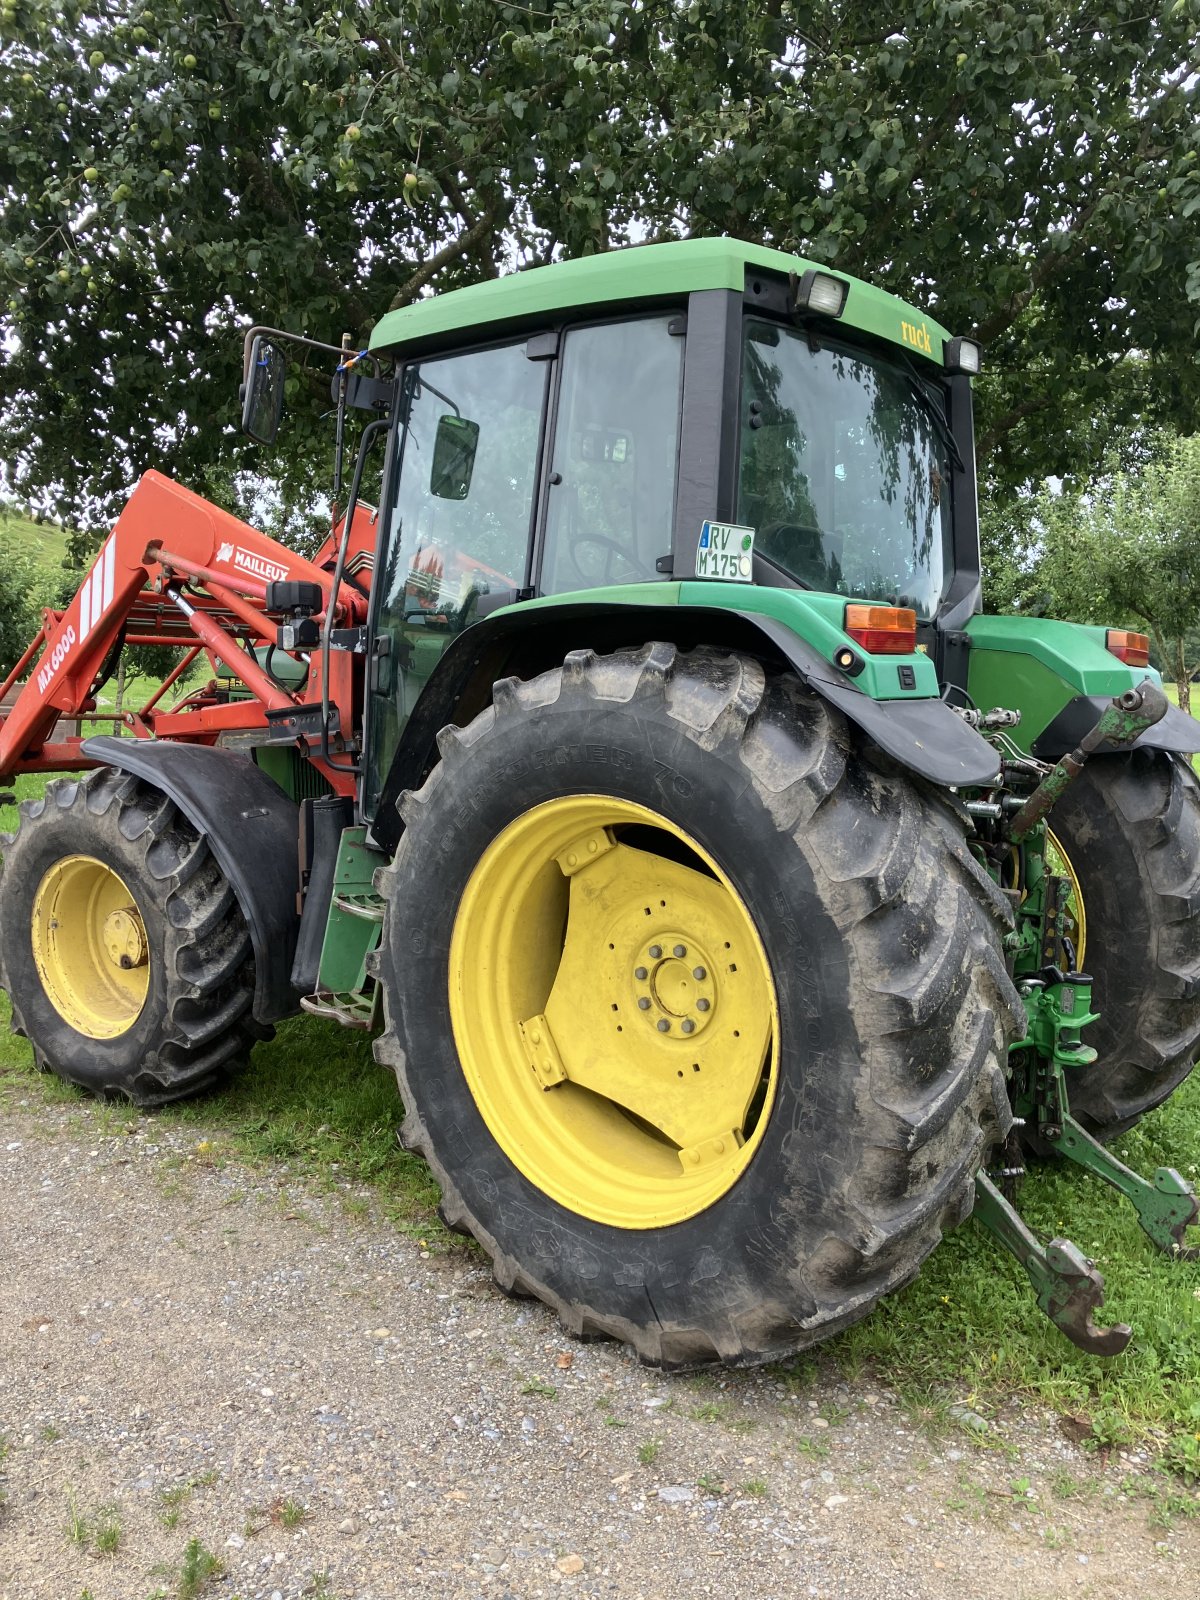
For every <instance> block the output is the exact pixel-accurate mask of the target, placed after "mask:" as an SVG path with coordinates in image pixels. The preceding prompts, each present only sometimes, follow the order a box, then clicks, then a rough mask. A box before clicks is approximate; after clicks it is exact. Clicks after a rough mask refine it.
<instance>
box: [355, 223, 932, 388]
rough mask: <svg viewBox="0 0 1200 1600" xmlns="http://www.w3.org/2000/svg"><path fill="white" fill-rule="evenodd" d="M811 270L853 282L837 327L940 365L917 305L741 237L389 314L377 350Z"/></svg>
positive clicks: (665, 249) (669, 247)
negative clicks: (757, 274) (754, 275)
mask: <svg viewBox="0 0 1200 1600" xmlns="http://www.w3.org/2000/svg"><path fill="white" fill-rule="evenodd" d="M810 268H816V270H818V271H820V272H828V273H830V275H831V276H832V277H838V278H841V279H843V280H844V281H845V282H846V283H848V284H849V285H850V292H849V294H848V295H847V297H846V308H845V310H844V311H843V313H842V315H841V317H840V318H839V319H838V320H839V321H840V322H842V323H844V324H847V325H848V326H850V327H852V328H857V329H859V330H860V331H861V332H863V333H870V334H874V335H875V336H876V337H877V338H883V339H888V340H890V341H891V342H892V343H893V344H898V345H900V346H901V347H902V348H903V349H904V350H906V351H907V352H908V354H910V355H912V356H922V357H924V359H925V360H927V361H928V360H932V361H935V362H936V363H937V364H938V365H939V366H940V365H941V364H942V346H943V344H944V342H945V341H946V340H947V339H948V338H949V337H950V335H949V333H948V332H947V331H946V329H945V328H943V327H942V326H941V325H940V324H939V323H937V322H934V321H933V319H932V318H931V317H928V316H926V315H925V314H924V313H923V312H921V311H918V310H917V309H916V308H915V307H913V306H909V305H906V304H905V303H904V301H903V300H897V299H896V297H895V296H894V295H890V294H887V293H885V292H884V290H882V289H877V288H875V287H874V285H872V284H869V283H864V282H863V281H862V280H861V279H860V278H852V277H851V276H850V275H849V273H845V272H833V271H832V270H831V269H830V268H829V267H824V266H821V265H820V264H819V263H817V262H814V261H806V260H805V259H804V258H803V256H793V255H788V254H787V253H786V252H785V251H783V250H768V249H766V248H765V247H764V246H763V245H757V244H744V243H743V242H742V241H741V240H739V239H677V240H674V241H672V242H671V243H669V244H644V245H632V246H630V247H629V248H627V249H624V250H610V251H606V252H604V253H603V254H600V255H594V256H581V257H580V258H579V259H577V260H575V261H558V262H555V263H554V264H553V265H552V266H548V267H529V268H527V269H526V270H525V271H523V272H512V273H509V274H508V275H507V276H506V277H502V278H492V279H489V280H488V281H487V282H486V283H476V284H472V285H470V287H468V288H465V289H452V290H450V291H449V292H448V293H446V294H440V295H433V296H431V297H430V298H429V299H427V300H416V301H414V302H413V304H412V305H408V306H402V307H401V308H400V310H398V311H389V312H387V313H385V315H384V316H382V317H381V318H380V319H379V321H378V322H377V323H376V324H375V328H374V331H373V332H372V334H371V346H370V347H371V349H372V350H379V351H383V350H388V351H394V350H397V349H398V348H400V347H403V346H405V345H409V344H414V343H417V342H421V343H424V342H425V341H426V340H428V339H432V338H437V337H439V336H440V335H443V334H457V333H462V332H464V331H465V330H468V329H471V328H480V329H483V328H486V327H488V326H489V325H498V324H501V323H506V322H517V321H521V322H525V321H529V320H534V319H537V318H538V317H551V316H556V315H559V314H561V313H562V312H570V311H575V310H582V309H584V308H587V307H594V306H599V305H605V304H618V303H620V302H622V301H655V300H671V299H678V298H679V297H680V296H681V295H686V294H689V293H691V291H692V290H694V289H733V290H736V291H737V292H738V293H739V294H741V293H742V292H743V290H744V289H745V286H746V279H747V274H752V273H754V272H756V271H758V272H770V273H782V274H785V275H786V274H788V273H792V272H794V273H798V274H799V273H804V272H807V271H808V270H809V269H810Z"/></svg>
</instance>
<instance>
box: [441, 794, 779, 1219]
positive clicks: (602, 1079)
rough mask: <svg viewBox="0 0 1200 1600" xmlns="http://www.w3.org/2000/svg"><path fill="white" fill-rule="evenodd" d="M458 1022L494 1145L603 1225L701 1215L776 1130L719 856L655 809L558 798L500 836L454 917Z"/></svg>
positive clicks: (768, 1000)
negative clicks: (770, 1124) (770, 1123)
mask: <svg viewBox="0 0 1200 1600" xmlns="http://www.w3.org/2000/svg"><path fill="white" fill-rule="evenodd" d="M651 830H653V831H651ZM450 1018H451V1024H452V1027H453V1032H454V1041H455V1045H456V1046H457V1049H458V1056H459V1060H460V1062H461V1063H462V1069H463V1073H464V1075H465V1077H466V1080H467V1084H468V1086H469V1088H470V1090H471V1093H472V1094H473V1096H474V1098H475V1102H476V1104H477V1105H478V1107H479V1110H480V1113H481V1115H482V1116H483V1119H484V1121H485V1122H486V1123H487V1126H488V1128H489V1129H490V1131H491V1133H492V1136H493V1138H494V1139H495V1140H496V1142H497V1144H499V1146H500V1148H501V1149H502V1150H503V1151H504V1153H505V1155H506V1156H507V1157H508V1158H509V1160H510V1161H512V1163H513V1164H514V1166H516V1167H517V1168H518V1170H519V1171H520V1172H522V1173H523V1174H524V1175H525V1177H526V1178H528V1179H529V1181H530V1182H531V1183H533V1184H535V1185H536V1186H537V1187H538V1188H539V1189H541V1190H542V1191H543V1192H544V1193H545V1194H547V1195H549V1196H550V1197H551V1198H552V1199H554V1200H556V1201H558V1202H559V1204H560V1205H563V1206H565V1207H567V1208H568V1209H569V1210H571V1211H574V1212H577V1213H578V1214H579V1215H581V1216H584V1217H589V1218H591V1219H592V1220H593V1221H595V1222H603V1223H608V1224H610V1225H612V1226H615V1227H619V1228H653V1227H660V1226H664V1225H666V1224H669V1223H675V1222H682V1221H683V1220H684V1219H685V1218H687V1217H692V1216H695V1215H696V1214H697V1213H698V1212H700V1211H703V1210H704V1209H705V1207H707V1206H710V1205H712V1204H713V1202H714V1201H716V1200H718V1199H720V1197H721V1196H722V1195H724V1194H726V1193H728V1191H729V1190H730V1189H731V1188H732V1187H733V1185H734V1184H735V1183H736V1182H737V1180H738V1178H739V1177H740V1176H741V1174H742V1173H743V1172H744V1171H745V1170H746V1168H747V1166H749V1164H750V1162H751V1160H752V1159H753V1156H754V1152H755V1151H756V1149H757V1148H758V1146H759V1144H760V1143H761V1141H762V1137H763V1134H764V1133H765V1131H766V1126H767V1122H768V1120H769V1117H770V1112H771V1108H772V1105H773V1104H774V1098H775V1090H776V1082H777V1078H778V1071H779V1008H778V1002H777V999H776V995H775V985H774V981H773V979H772V976H771V969H770V966H769V964H768V962H767V955H766V951H765V950H764V949H763V945H762V941H761V940H760V938H759V936H758V933H757V931H756V929H755V927H754V923H753V921H752V920H751V917H750V914H749V912H748V911H747V910H746V907H745V906H744V905H743V903H742V901H741V899H740V898H739V896H738V894H737V893H736V891H735V890H734V888H733V885H732V884H731V883H730V882H729V879H728V878H727V877H726V876H725V874H724V873H723V872H722V871H721V869H720V868H719V867H718V866H717V864H716V862H715V861H713V859H712V858H711V856H709V855H708V854H707V853H706V852H705V851H704V850H702V849H701V848H700V847H699V845H697V843H696V841H695V840H694V839H692V838H691V837H690V836H689V835H688V834H687V833H685V832H684V831H683V829H682V828H678V827H676V826H675V824H674V823H672V822H668V821H667V820H666V818H665V817H662V816H659V815H658V814H657V813H656V812H653V811H650V810H648V809H647V808H646V807H644V806H639V805H633V804H631V803H630V802H629V801H625V800H615V799H610V798H608V797H606V796H601V795H569V796H564V797H562V798H560V799H556V800H549V801H547V802H546V803H545V804H543V805H540V806H535V807H534V808H533V809H532V810H531V811H527V812H526V813H525V814H524V816H521V817H518V818H517V820H516V821H515V822H513V823H511V824H510V825H509V826H508V827H507V828H506V829H505V830H504V831H503V832H502V833H501V834H499V835H498V836H497V838H496V839H495V840H493V842H492V844H491V845H490V846H489V847H488V849H487V851H486V852H485V853H484V855H483V857H482V858H481V859H480V861H479V864H478V865H477V867H476V868H475V871H474V872H473V873H472V875H471V878H470V881H469V882H468V884H467V887H466V889H465V891H464V892H463V896H462V901H461V903H460V905H459V909H458V914H457V917H456V919H455V924H454V933H453V937H452V939H451V945H450Z"/></svg>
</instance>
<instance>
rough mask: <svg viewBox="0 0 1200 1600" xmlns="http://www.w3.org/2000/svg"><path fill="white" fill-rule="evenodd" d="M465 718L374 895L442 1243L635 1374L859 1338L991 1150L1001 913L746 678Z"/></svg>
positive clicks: (1016, 1018)
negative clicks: (857, 1331) (632, 1362)
mask: <svg viewBox="0 0 1200 1600" xmlns="http://www.w3.org/2000/svg"><path fill="white" fill-rule="evenodd" d="M494 701H495V703H494V708H493V709H490V710H488V711H485V712H484V713H482V715H480V716H479V717H477V718H476V719H475V721H474V722H473V723H472V724H471V725H470V726H469V727H468V728H467V729H465V730H463V731H459V730H457V729H449V730H446V732H445V734H444V735H443V738H442V740H441V753H442V761H441V764H440V765H439V766H438V767H437V768H436V769H435V771H434V772H433V773H432V774H431V776H430V778H429V780H428V781H427V783H426V784H425V785H424V787H423V788H422V789H421V791H420V792H419V793H418V794H415V795H409V796H407V797H405V799H404V800H403V801H402V805H401V809H402V811H403V814H404V818H405V822H406V831H405V834H404V836H403V838H402V840H401V844H400V848H399V850H398V852H397V855H396V858H395V860H394V862H393V864H392V865H391V867H390V868H388V869H386V870H385V871H384V872H383V873H382V874H381V875H380V884H381V887H382V889H383V891H384V893H385V895H386V897H387V901H388V906H387V914H386V922H385V933H384V940H383V944H382V947H381V952H380V955H379V958H378V967H377V971H378V975H379V978H380V981H381V984H382V989H383V997H384V1006H385V1011H386V1017H387V1023H386V1027H385V1031H384V1035H383V1037H382V1038H381V1039H380V1040H379V1041H378V1043H377V1046H376V1050H377V1054H378V1056H379V1058H380V1059H381V1060H383V1061H386V1062H388V1063H389V1064H391V1065H392V1066H393V1067H394V1068H395V1070H396V1073H397V1077H398V1080H399V1084H400V1090H401V1094H402V1096H403V1099H404V1103H405V1106H406V1108H407V1117H406V1120H405V1124H404V1129H403V1135H404V1139H405V1142H406V1143H407V1144H408V1145H410V1147H413V1148H416V1149H418V1150H420V1151H421V1152H422V1153H423V1154H424V1155H425V1157H426V1158H427V1159H428V1161H429V1163H430V1165H431V1167H432V1168H433V1171H434V1173H435V1175H436V1177H437V1179H438V1181H439V1183H440V1184H441V1186H442V1190H443V1210H444V1215H445V1217H446V1219H447V1221H448V1222H449V1223H450V1224H451V1225H452V1226H456V1227H460V1228H463V1229H466V1230H469V1231H470V1232H471V1233H473V1234H474V1235H475V1237H476V1238H477V1239H478V1240H479V1241H480V1243H481V1244H482V1245H483V1247H484V1248H485V1250H487V1252H488V1254H489V1255H490V1256H491V1258H492V1261H493V1264H494V1268H495V1273H496V1277H497V1280H498V1281H499V1283H500V1284H501V1286H502V1287H503V1288H504V1289H506V1290H508V1291H517V1292H523V1293H528V1294H532V1295H536V1296H537V1297H538V1298H540V1299H542V1300H544V1301H545V1302H546V1303H547V1304H549V1305H551V1306H553V1307H554V1308H555V1309H556V1310H557V1312H558V1313H559V1316H560V1318H561V1319H562V1322H563V1324H564V1326H565V1327H566V1328H567V1329H568V1330H569V1331H570V1332H572V1333H574V1334H576V1335H586V1334H607V1335H610V1336H613V1337H615V1338H618V1339H621V1340H623V1341H625V1342H626V1343H628V1344H629V1345H631V1346H632V1347H633V1349H634V1350H635V1351H636V1353H637V1354H638V1356H639V1357H640V1358H641V1359H642V1360H643V1361H646V1362H648V1363H651V1364H654V1365H660V1366H664V1367H680V1366H691V1365H697V1364H701V1363H703V1362H707V1361H711V1360H713V1359H720V1360H723V1361H726V1362H729V1363H732V1364H743V1363H752V1362H758V1361H764V1360H768V1359H772V1358H776V1357H780V1356H783V1355H786V1354H788V1353H790V1352H791V1351H794V1350H796V1349H798V1348H801V1347H803V1346H804V1345H808V1344H811V1343H814V1342H815V1341H817V1340H819V1339H822V1338H825V1337H827V1336H828V1335H829V1334H831V1333H833V1332H834V1331H836V1330H837V1329H839V1328H841V1327H845V1326H847V1325H848V1324H850V1323H852V1322H855V1321H857V1320H858V1319H859V1318H861V1317H863V1316H865V1315H866V1314H867V1312H868V1311H869V1310H870V1309H871V1308H872V1307H873V1306H874V1305H875V1304H876V1303H877V1302H878V1300H879V1299H880V1298H881V1297H882V1296H884V1295H886V1294H888V1293H890V1292H892V1291H893V1290H895V1289H897V1288H899V1287H900V1286H901V1285H902V1284H904V1283H906V1282H907V1281H909V1280H910V1279H911V1278H912V1277H913V1276H914V1275H915V1273H916V1272H917V1270H918V1269H919V1267H920V1265H921V1262H922V1261H923V1260H924V1259H925V1257H926V1256H927V1255H928V1254H929V1252H930V1251H931V1250H932V1249H933V1248H934V1246H935V1245H936V1244H937V1243H938V1241H939V1240H940V1238H941V1237H942V1233H943V1231H944V1230H946V1229H947V1228H949V1227H951V1226H953V1225H954V1224H956V1223H958V1222H959V1221H961V1220H962V1219H963V1218H964V1217H965V1216H966V1215H967V1214H968V1213H969V1211H970V1209H971V1204H972V1198H973V1177H974V1173H975V1170H976V1168H977V1167H978V1165H979V1163H980V1161H981V1159H982V1156H983V1154H984V1153H985V1151H986V1149H987V1148H989V1147H990V1146H991V1145H992V1144H993V1143H994V1142H996V1141H998V1140H1001V1139H1002V1138H1003V1137H1004V1136H1005V1135H1006V1133H1007V1130H1008V1126H1009V1113H1008V1100H1007V1093H1006V1089H1005V1078H1004V1070H1005V1062H1006V1054H1007V1046H1008V1043H1009V1041H1010V1039H1011V1038H1013V1037H1015V1035H1016V1033H1017V1032H1018V1031H1019V1029H1020V1028H1021V1027H1022V1026H1023V1022H1024V1017H1023V1013H1022V1012H1021V1011H1020V1009H1019V1007H1018V1004H1017V1000H1016V996H1015V994H1014V992H1013V990H1012V986H1011V984H1010V983H1009V981H1008V978H1007V976H1006V974H1005V970H1004V965H1003V961H1002V958H1001V950H1000V930H1001V929H1002V928H1003V927H1004V926H1005V925H1006V922H1007V918H1008V908H1007V903H1006V902H1005V900H1004V898H1003V896H1002V895H1001V894H1000V893H999V891H998V890H997V889H995V887H994V886H993V885H992V884H991V882H990V880H989V879H988V878H987V876H986V874H985V873H983V872H982V871H981V869H980V868H979V867H978V866H977V864H976V863H975V861H974V859H973V857H972V856H971V853H970V851H969V849H968V847H967V844H966V841H965V838H964V834H963V830H962V828H961V826H960V824H959V822H958V821H957V819H956V818H955V816H954V815H953V813H952V812H951V811H950V810H949V808H948V807H947V806H945V805H944V804H943V803H942V802H941V801H940V800H938V799H937V798H934V797H932V796H930V795H926V794H924V793H922V792H920V791H918V789H917V788H916V787H915V785H914V784H913V783H911V782H910V781H909V780H908V779H907V778H905V777H903V776H900V775H897V774H896V773H894V772H891V771H884V770H882V769H880V768H877V767H875V766H872V765H870V764H869V763H868V762H867V760H866V759H865V758H864V757H863V756H862V755H861V754H860V753H859V752H858V751H857V750H856V749H855V748H854V745H853V742H852V739H851V736H850V734H849V732H848V730H847V727H846V724H845V723H844V721H843V720H842V719H841V718H840V717H839V715H838V714H837V713H836V712H835V711H833V710H832V709H831V708H830V707H829V706H828V705H827V704H826V703H825V702H823V701H821V700H819V699H817V698H816V697H815V696H813V695H812V694H810V693H809V692H807V691H806V690H805V689H804V688H803V687H802V686H801V685H800V684H799V683H798V682H797V681H796V680H795V679H794V678H791V677H773V678H768V677H766V675H765V674H764V672H763V669H762V668H761V666H759V664H758V663H756V662H754V661H753V660H750V659H748V658H745V657H740V656H718V655H715V654H713V653H710V652H708V651H697V652H695V653H693V654H691V655H687V656H683V655H679V654H678V653H677V652H676V651H675V649H674V647H672V646H669V645H661V644H659V645H651V646H646V647H645V648H643V649H642V650H640V651H638V652H636V653H635V652H622V653H619V654H616V655H612V656H607V657H597V656H595V655H593V654H592V653H591V652H590V651H581V652H577V653H575V654H572V655H571V656H568V658H567V660H566V662H565V663H564V665H563V667H562V668H561V669H560V670H557V671H553V672H548V673H545V674H543V675H542V676H541V677H539V678H537V679H534V680H533V681H531V682H528V683H521V682H518V681H517V680H515V679H510V680H507V681H505V682H502V683H498V684H497V685H496V686H495V691H494ZM593 847H595V848H593ZM589 853H590V855H591V856H592V857H594V858H596V861H597V862H598V864H589V859H588V858H589ZM639 856H640V861H641V866H640V868H638V867H637V866H636V862H637V858H638V857H639ZM639 874H640V875H639ZM581 940H582V944H581ZM677 950H683V951H684V952H685V954H684V955H683V956H679V955H678V954H677V953H676V952H677ZM656 951H657V954H655V952H656ZM697 951H699V952H701V954H699V955H697V954H696V952H697ZM735 956H736V957H737V960H736V961H734V960H733V957H735ZM693 962H694V963H695V965H693ZM734 969H736V970H734ZM700 973H702V974H703V976H697V974H700ZM701 999H706V1000H707V1001H708V1007H707V1009H703V1008H700V1000H701ZM643 1002H645V1004H644V1005H643ZM747 1019H749V1020H747ZM688 1020H690V1021H691V1022H692V1024H693V1027H692V1028H691V1029H690V1030H687V1029H685V1028H684V1023H685V1021H688ZM547 1021H549V1023H550V1024H551V1026H550V1030H549V1035H548V1036H547V1032H546V1029H545V1026H544V1025H545V1023H546V1022H547ZM660 1030H661V1031H660ZM735 1033H736V1034H737V1037H736V1038H735V1037H734V1035H735ZM748 1033H749V1034H750V1035H751V1042H750V1044H747V1043H746V1035H747V1034H748ZM535 1034H536V1038H534V1035H535ZM726 1035H728V1037H726ZM631 1037H633V1038H636V1039H637V1040H638V1041H640V1042H639V1043H637V1044H636V1045H632V1046H631V1045H630V1043H629V1041H630V1039H631ZM548 1038H549V1042H550V1044H553V1046H554V1048H553V1049H552V1050H551V1049H550V1048H549V1046H548V1043H547V1039H548ZM706 1041H707V1042H706ZM672 1052H673V1053H672ZM693 1074H697V1075H696V1076H693ZM710 1085H711V1088H710V1087H709V1086H710ZM731 1107H732V1108H735V1109H734V1111H733V1113H732V1114H731ZM698 1108H703V1109H698ZM706 1119H707V1120H706ZM731 1122H732V1126H731ZM697 1152H699V1159H698V1160H697V1161H696V1162H695V1164H694V1170H693V1168H691V1167H689V1165H688V1162H689V1160H690V1159H691V1158H692V1157H693V1156H695V1155H696V1153H697Z"/></svg>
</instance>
